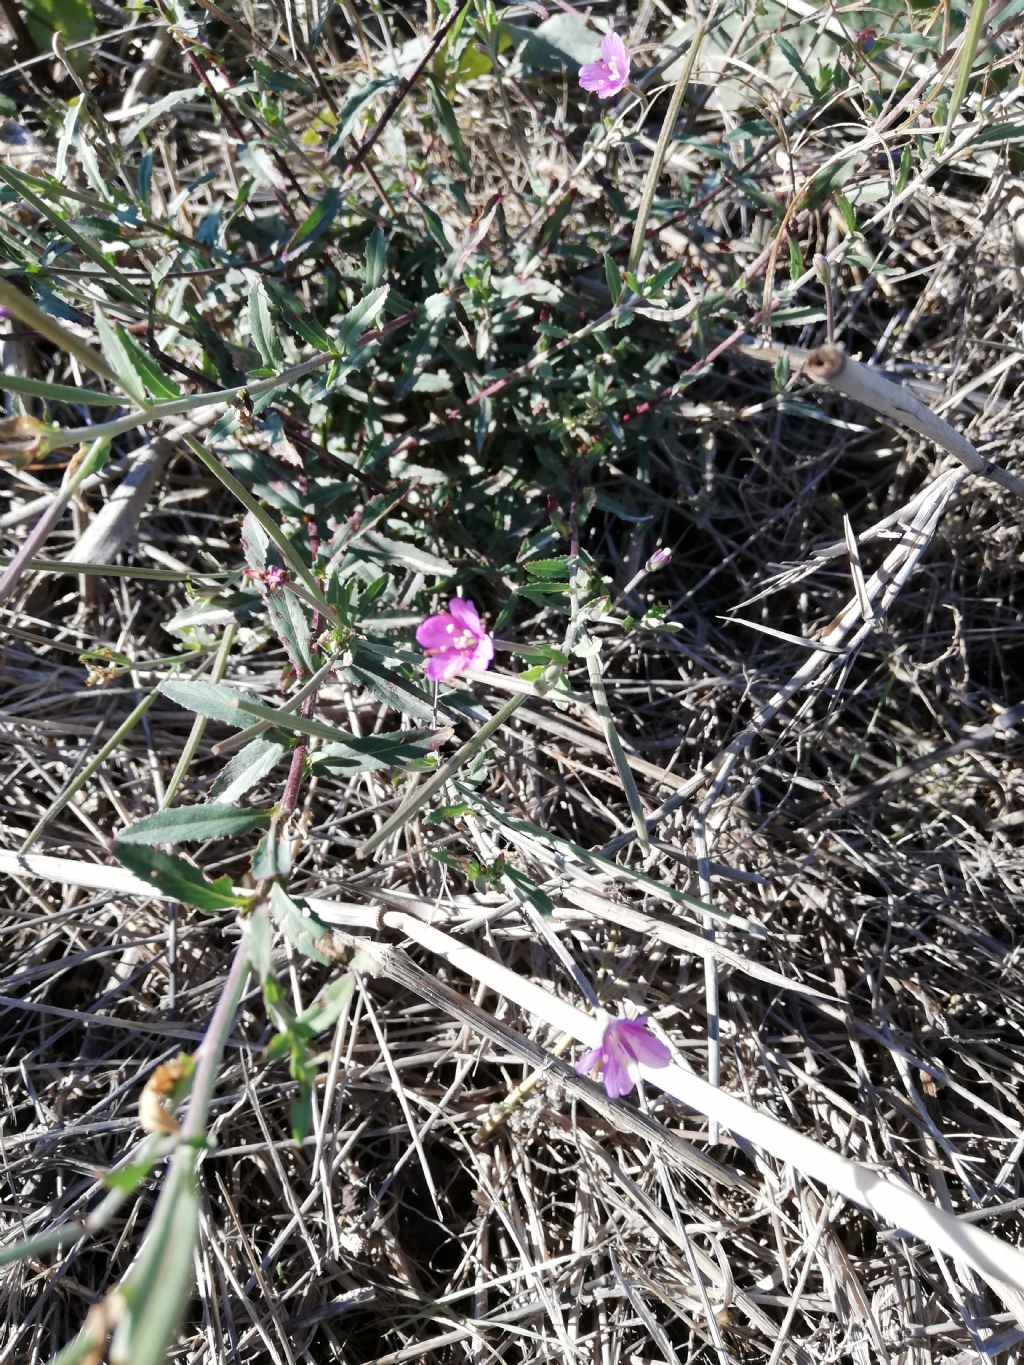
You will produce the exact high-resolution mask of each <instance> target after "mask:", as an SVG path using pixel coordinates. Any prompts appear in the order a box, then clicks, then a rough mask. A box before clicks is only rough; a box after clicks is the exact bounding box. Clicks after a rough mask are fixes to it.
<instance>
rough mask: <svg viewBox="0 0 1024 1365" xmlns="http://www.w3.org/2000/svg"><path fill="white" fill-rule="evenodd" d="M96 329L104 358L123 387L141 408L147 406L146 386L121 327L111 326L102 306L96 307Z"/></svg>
mask: <svg viewBox="0 0 1024 1365" xmlns="http://www.w3.org/2000/svg"><path fill="white" fill-rule="evenodd" d="M96 331H97V333H98V335H99V339H100V347H101V349H102V351H103V356H104V359H105V360H106V362H107V364H108V365H109V366H110V368H111V369H112V370H113V371H114V373H115V374H116V375H117V378H118V382H119V384H120V385H121V387H122V389H124V391H125V393H126V394H127V395H128V397H129V398H132V399H134V400H135V402H136V403H138V405H139V407H140V408H144V407H146V406H147V399H146V386H145V384H144V383H143V381H142V377H141V375H139V373H138V372H137V371H136V369H135V363H134V361H133V360H132V358H131V356H130V355H129V354H128V352H127V350H126V349H125V347H124V343H123V342H122V341H121V337H120V334H119V333H120V329H118V328H114V327H111V325H110V323H109V322H108V321H107V319H106V317H105V316H104V314H103V310H102V309H101V308H97V309H96Z"/></svg>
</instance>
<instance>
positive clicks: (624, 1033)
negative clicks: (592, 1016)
mask: <svg viewBox="0 0 1024 1365" xmlns="http://www.w3.org/2000/svg"><path fill="white" fill-rule="evenodd" d="M671 1060H672V1054H671V1052H669V1050H668V1048H667V1047H666V1046H665V1044H664V1043H661V1042H659V1041H658V1039H657V1038H655V1037H654V1035H653V1034H652V1033H651V1032H650V1030H649V1029H648V1027H647V1015H646V1014H642V1015H641V1016H640V1018H639V1019H609V1020H608V1022H607V1024H605V1026H604V1036H603V1037H602V1039H601V1043H600V1046H599V1047H592V1048H591V1049H590V1051H589V1052H584V1054H583V1056H582V1057H581V1058H580V1059H579V1061H578V1062H577V1063H576V1070H577V1071H578V1072H579V1073H580V1075H581V1076H584V1075H586V1073H587V1072H588V1071H594V1070H597V1069H600V1071H601V1073H602V1079H603V1081H604V1088H605V1090H607V1091H608V1095H609V1097H610V1098H611V1099H613V1100H617V1099H619V1098H621V1096H623V1095H628V1094H629V1092H630V1091H631V1090H632V1089H633V1086H634V1085H635V1084H636V1075H637V1073H636V1064H637V1063H638V1062H643V1064H644V1065H645V1066H655V1067H658V1066H668V1064H669V1062H670V1061H671Z"/></svg>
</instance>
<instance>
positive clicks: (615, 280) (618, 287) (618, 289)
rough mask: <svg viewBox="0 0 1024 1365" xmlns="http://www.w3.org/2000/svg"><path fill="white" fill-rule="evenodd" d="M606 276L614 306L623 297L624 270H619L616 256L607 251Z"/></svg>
mask: <svg viewBox="0 0 1024 1365" xmlns="http://www.w3.org/2000/svg"><path fill="white" fill-rule="evenodd" d="M604 278H605V281H606V282H607V285H608V293H609V294H610V295H611V300H612V307H613V308H614V306H615V305H616V304H617V303H618V301H619V299H620V298H621V297H622V272H621V271H620V270H619V266H618V262H617V261H616V260H615V257H614V256H609V255H608V253H607V252H605V256H604Z"/></svg>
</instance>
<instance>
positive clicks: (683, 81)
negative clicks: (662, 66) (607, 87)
mask: <svg viewBox="0 0 1024 1365" xmlns="http://www.w3.org/2000/svg"><path fill="white" fill-rule="evenodd" d="M717 8H718V6H717V5H713V6H712V9H711V13H710V14H709V15H708V17H707V19H705V21H704V22H703V23H702V24H701V26H700V28H699V29H698V30H697V32H696V33H695V34H694V35H693V42H692V43H691V44H690V50H689V52H688V53H687V56H686V64H685V66H684V67H683V70H682V74H681V75H680V77H679V79H678V80H677V81H676V85H675V89H674V90H673V91H672V98H671V99H670V100H669V102H668V108H667V109H666V111H665V120H664V122H663V123H662V125H661V132H660V133H659V134H658V142H657V145H656V147H655V148H654V159H653V160H652V161H651V164H650V167H649V168H648V171H647V179H646V180H645V181H644V188H643V193H642V194H641V196H640V208H639V209H638V210H637V215H636V223H635V224H634V226H633V240H632V241H631V242H630V244H629V266H628V269H629V270H630V272H631V273H632V274H633V275H636V273H637V270H638V269H639V266H640V257H641V256H642V255H643V250H644V235H645V233H646V231H647V219H648V218H649V217H650V213H651V205H652V204H653V202H654V192H655V190H656V189H657V188H658V178H659V176H660V175H661V168H662V166H663V164H664V162H665V154H666V153H667V151H668V144H669V142H670V141H671V138H672V132H673V130H674V129H675V126H676V119H677V118H678V117H679V109H680V106H681V105H682V103H683V96H684V95H685V94H686V87H687V86H688V85H689V83H690V75H691V73H692V71H693V66H694V63H695V62H696V60H697V54H698V53H699V52H700V49H701V46H702V45H703V42H704V38H705V35H706V34H707V31H708V26H709V25H710V23H711V21H712V19H713V18H714V15H715V10H716V9H717Z"/></svg>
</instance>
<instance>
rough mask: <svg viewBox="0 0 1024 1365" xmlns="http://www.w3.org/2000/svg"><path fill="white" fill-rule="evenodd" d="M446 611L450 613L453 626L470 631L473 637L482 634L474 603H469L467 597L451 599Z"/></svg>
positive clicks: (482, 629)
mask: <svg viewBox="0 0 1024 1365" xmlns="http://www.w3.org/2000/svg"><path fill="white" fill-rule="evenodd" d="M448 610H449V611H450V612H451V614H452V619H453V620H454V622H455V624H456V625H457V626H459V627H460V628H461V629H462V630H471V631H472V632H473V634H474V635H482V634H483V633H484V628H483V626H482V625H481V624H480V614H479V612H478V611H477V609H476V603H475V602H471V601H470V600H469V598H468V597H453V598H452V600H451V601H450V602H449V603H448Z"/></svg>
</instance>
